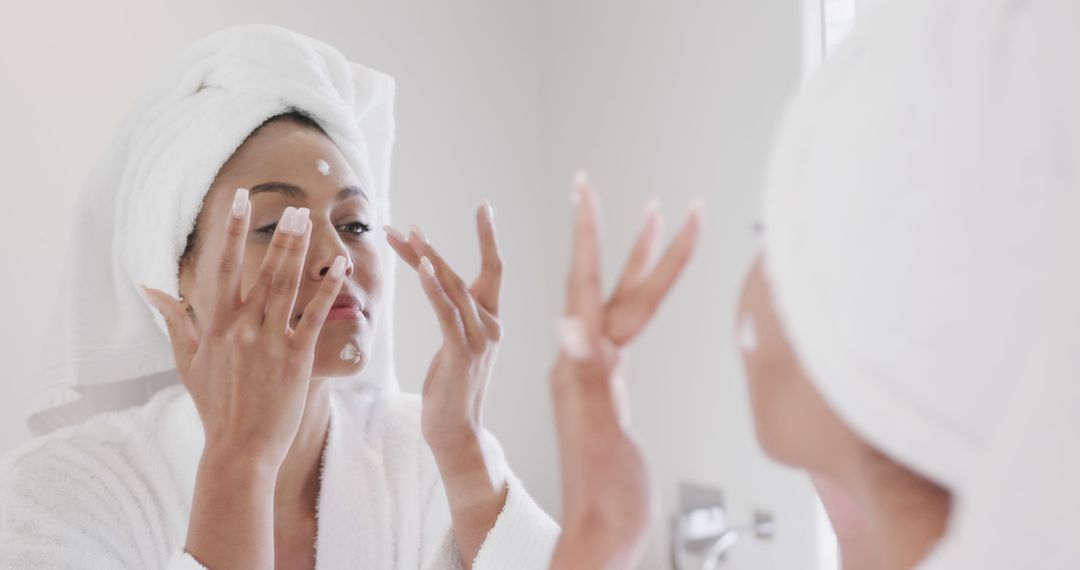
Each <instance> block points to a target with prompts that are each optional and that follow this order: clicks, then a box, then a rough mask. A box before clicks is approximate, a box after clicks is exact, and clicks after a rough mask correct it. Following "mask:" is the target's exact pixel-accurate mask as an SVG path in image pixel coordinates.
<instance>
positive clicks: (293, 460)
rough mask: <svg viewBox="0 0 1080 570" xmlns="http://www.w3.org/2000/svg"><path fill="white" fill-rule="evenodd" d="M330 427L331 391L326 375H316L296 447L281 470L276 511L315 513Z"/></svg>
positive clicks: (276, 488)
mask: <svg viewBox="0 0 1080 570" xmlns="http://www.w3.org/2000/svg"><path fill="white" fill-rule="evenodd" d="M329 429H330V390H329V387H328V382H327V381H326V379H323V378H312V380H311V388H310V390H309V391H308V399H307V404H306V405H305V407H304V415H303V418H302V419H301V420H300V428H299V429H298V430H297V432H296V437H295V438H294V439H293V443H292V446H291V447H290V448H289V452H288V454H287V455H286V456H285V460H284V461H283V462H282V464H281V468H280V469H278V476H277V484H276V486H275V489H274V510H275V512H282V513H296V512H298V511H299V512H301V513H310V514H312V515H314V513H315V507H316V502H317V501H318V498H319V482H320V475H321V472H322V456H323V450H324V449H325V447H326V438H327V434H328V433H329Z"/></svg>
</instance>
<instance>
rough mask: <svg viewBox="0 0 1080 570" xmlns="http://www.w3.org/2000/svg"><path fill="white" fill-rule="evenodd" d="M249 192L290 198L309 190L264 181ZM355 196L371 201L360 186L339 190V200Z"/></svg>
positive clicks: (286, 183)
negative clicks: (275, 193) (275, 194)
mask: <svg viewBox="0 0 1080 570" xmlns="http://www.w3.org/2000/svg"><path fill="white" fill-rule="evenodd" d="M249 192H250V194H249V195H250V196H254V195H256V194H259V193H262V192H277V193H278V194H284V195H286V196H288V197H290V198H306V197H307V192H305V191H304V189H303V188H301V187H299V186H297V185H295V184H289V183H288V182H263V183H261V184H256V185H254V186H252V187H251V188H250V189H249ZM353 196H360V197H361V198H363V199H364V200H366V201H368V202H370V201H371V200H370V199H368V196H367V194H365V193H364V191H363V190H361V189H360V188H359V187H358V186H346V187H344V188H342V189H341V190H338V193H337V199H338V200H344V199H346V198H351V197H353Z"/></svg>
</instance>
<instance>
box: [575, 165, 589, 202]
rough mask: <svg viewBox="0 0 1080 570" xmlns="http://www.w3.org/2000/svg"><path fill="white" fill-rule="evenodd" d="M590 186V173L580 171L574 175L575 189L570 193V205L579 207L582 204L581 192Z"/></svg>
mask: <svg viewBox="0 0 1080 570" xmlns="http://www.w3.org/2000/svg"><path fill="white" fill-rule="evenodd" d="M588 185H589V173H587V172H585V170H584V169H579V170H578V171H577V172H575V173H574V188H573V190H571V191H570V204H571V205H573V206H577V205H578V204H580V203H581V192H582V190H583V189H584V188H585V187H586V186H588Z"/></svg>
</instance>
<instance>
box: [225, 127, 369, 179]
mask: <svg viewBox="0 0 1080 570" xmlns="http://www.w3.org/2000/svg"><path fill="white" fill-rule="evenodd" d="M319 161H323V162H325V163H327V164H328V165H330V167H331V170H332V171H333V170H338V171H342V170H344V169H347V170H348V172H349V173H351V171H352V169H351V168H349V167H348V161H346V160H345V157H344V155H342V154H341V150H340V149H338V147H337V145H335V144H334V142H333V141H331V140H330V137H328V136H326V135H325V134H324V133H322V132H321V131H319V130H317V129H314V128H312V127H309V126H306V125H300V124H297V123H295V122H292V121H288V120H278V121H274V122H271V123H268V124H266V125H263V126H262V127H261V128H259V129H258V130H257V131H255V133H254V134H252V135H251V136H250V137H248V139H247V140H246V141H244V143H243V144H242V145H241V146H240V148H238V149H237V150H236V152H235V153H234V154H233V156H232V157H230V158H229V160H228V161H227V162H226V163H225V165H224V166H223V167H222V168H221V172H220V174H219V176H220V177H225V176H230V175H234V174H236V175H252V174H256V175H259V176H264V177H267V176H268V177H273V176H275V175H279V176H280V175H298V174H306V173H308V172H309V171H314V172H316V173H318V174H322V172H320V169H319V167H318V163H319Z"/></svg>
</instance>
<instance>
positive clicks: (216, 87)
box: [30, 26, 397, 433]
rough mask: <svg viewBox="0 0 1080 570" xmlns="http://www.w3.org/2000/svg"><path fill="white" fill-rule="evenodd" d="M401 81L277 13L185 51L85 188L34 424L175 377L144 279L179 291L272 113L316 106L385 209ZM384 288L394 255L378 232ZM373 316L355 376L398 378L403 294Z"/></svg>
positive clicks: (112, 404) (108, 403)
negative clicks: (246, 145) (203, 230)
mask: <svg viewBox="0 0 1080 570" xmlns="http://www.w3.org/2000/svg"><path fill="white" fill-rule="evenodd" d="M393 101H394V81H393V79H391V78H390V77H389V76H387V75H384V74H382V73H379V72H377V71H373V70H371V69H368V68H365V67H363V66H361V65H358V64H355V63H350V62H349V61H348V60H346V59H345V57H344V56H343V55H342V54H341V53H340V52H338V51H337V50H335V49H334V48H332V47H330V46H328V45H326V44H324V43H322V42H319V41H317V40H314V39H311V38H308V37H305V36H302V35H300V34H296V33H294V32H291V31H288V30H285V29H282V28H277V27H273V26H239V27H234V28H228V29H225V30H222V31H220V32H218V33H216V34H213V35H211V36H209V37H206V38H204V39H202V40H199V41H197V42H196V43H194V44H192V45H191V46H189V47H188V48H186V49H184V50H183V51H182V52H180V53H179V54H178V55H177V56H176V57H175V58H174V59H173V60H172V61H171V62H170V63H169V64H168V65H166V66H165V67H164V68H163V70H162V72H161V74H160V76H159V77H158V78H157V79H156V80H155V81H154V82H152V83H151V85H150V86H149V88H148V90H147V91H146V93H145V94H143V96H142V97H141V98H140V99H138V101H137V102H136V104H135V105H134V107H133V109H132V110H131V111H130V112H129V113H128V115H127V116H126V117H125V119H124V121H123V123H122V125H121V126H120V128H119V129H118V131H117V133H116V135H115V137H114V139H113V141H112V142H111V144H110V145H109V147H108V148H107V149H106V151H105V153H104V155H103V156H102V158H101V159H100V161H99V163H98V164H97V167H96V168H95V170H94V172H93V174H92V175H91V176H90V178H89V180H88V182H87V184H86V187H85V188H84V191H83V193H82V196H81V202H80V205H79V208H78V213H77V216H78V218H77V220H76V228H75V231H74V232H73V233H72V236H73V238H72V242H71V247H70V253H69V257H68V259H67V263H65V265H64V269H65V273H64V277H63V279H62V281H61V287H62V288H63V291H62V293H61V296H60V299H61V302H60V303H58V305H57V311H56V315H55V316H54V318H53V321H52V323H51V326H49V327H48V330H49V334H50V336H49V338H48V339H47V346H45V350H44V353H43V357H42V358H43V361H44V362H45V369H44V370H43V372H42V375H41V381H42V382H43V389H44V393H43V396H42V400H41V402H39V404H38V405H37V406H36V407H35V409H34V410H32V412H34V413H35V415H34V416H33V417H32V418H31V421H30V426H31V430H32V431H34V432H35V433H43V432H47V431H49V430H51V429H55V428H56V427H62V426H64V425H71V424H74V423H78V422H79V421H82V420H84V419H86V418H87V417H90V416H92V415H93V414H95V413H98V412H100V411H104V410H110V409H121V408H124V407H128V406H131V405H135V404H140V403H144V402H145V401H146V400H147V399H148V397H149V396H150V395H152V394H153V393H154V392H155V391H156V390H157V389H158V388H159V387H160V386H162V385H168V384H170V383H175V382H177V381H178V378H177V377H176V374H175V371H174V368H175V364H174V361H173V355H172V350H171V348H170V344H169V341H168V338H167V333H166V329H165V324H164V321H163V319H162V317H161V316H160V315H159V314H158V313H157V312H156V311H154V310H153V309H152V308H151V307H150V305H149V304H148V303H146V302H145V301H144V300H143V299H142V297H141V294H140V291H139V289H138V286H139V285H146V286H148V287H153V288H157V289H161V290H163V291H165V292H167V293H170V294H172V295H174V296H178V289H179V278H178V265H179V263H178V262H179V258H180V255H181V253H182V252H183V249H184V246H185V243H186V238H187V235H188V234H189V233H190V231H191V230H192V229H193V227H194V223H195V220H196V218H197V216H198V213H199V211H200V209H201V206H202V200H203V197H204V196H205V194H206V192H207V190H208V189H209V188H210V185H211V182H212V181H213V180H214V177H215V176H216V175H217V173H218V171H219V170H220V168H221V166H222V165H224V163H225V162H226V161H227V160H228V158H229V157H230V156H231V155H232V153H233V151H235V150H236V149H237V147H239V145H240V144H241V143H242V142H243V141H244V139H245V138H246V137H247V136H248V135H249V134H250V133H251V132H252V131H253V130H254V129H255V128H256V127H258V126H259V125H260V124H261V123H262V122H263V121H265V120H266V119H268V118H270V117H272V116H274V115H277V114H280V113H283V112H287V111H292V110H298V111H300V112H303V113H304V114H307V115H309V116H311V117H312V118H314V119H315V120H316V121H317V122H318V123H319V125H320V126H321V127H322V128H323V129H324V130H325V131H326V132H327V134H328V135H329V136H330V138H331V139H332V140H333V142H334V143H335V144H336V145H337V146H338V147H339V148H340V149H341V151H342V153H343V154H344V156H345V158H346V159H347V160H348V162H349V164H350V166H351V167H352V168H353V169H354V170H355V171H356V173H357V175H358V176H359V177H360V180H361V181H362V185H363V188H364V190H365V192H366V193H367V195H368V197H369V198H370V199H371V201H372V203H373V205H374V206H375V210H376V212H375V218H376V219H375V220H373V221H374V225H375V227H381V225H382V224H386V223H388V222H389V215H390V210H389V199H388V187H389V178H390V153H391V147H392V145H393V140H394V117H393ZM377 247H379V254H380V260H381V263H382V264H383V265H384V267H383V271H382V273H383V276H384V280H385V289H386V291H387V292H388V293H392V291H393V289H394V286H393V285H394V284H393V275H394V272H393V268H394V263H395V261H394V260H395V256H394V255H393V253H392V252H391V251H390V249H389V247H388V246H387V244H385V243H383V242H382V240H378V244H377ZM384 303H385V307H384V308H383V309H382V311H381V315H380V319H379V322H378V323H376V332H375V345H374V347H373V350H372V354H371V356H370V359H369V363H368V364H367V366H366V367H365V369H364V371H363V372H362V373H361V374H360V376H359V377H358V378H357V379H356V380H357V382H358V383H362V384H365V385H369V386H374V387H378V388H380V389H387V388H388V389H391V390H394V389H396V387H397V384H396V381H395V379H394V370H393V359H392V358H391V355H392V351H391V339H392V334H391V332H392V331H391V326H390V325H391V321H392V317H393V312H392V306H393V296H392V294H388V295H387V298H386V299H385V300H384Z"/></svg>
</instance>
